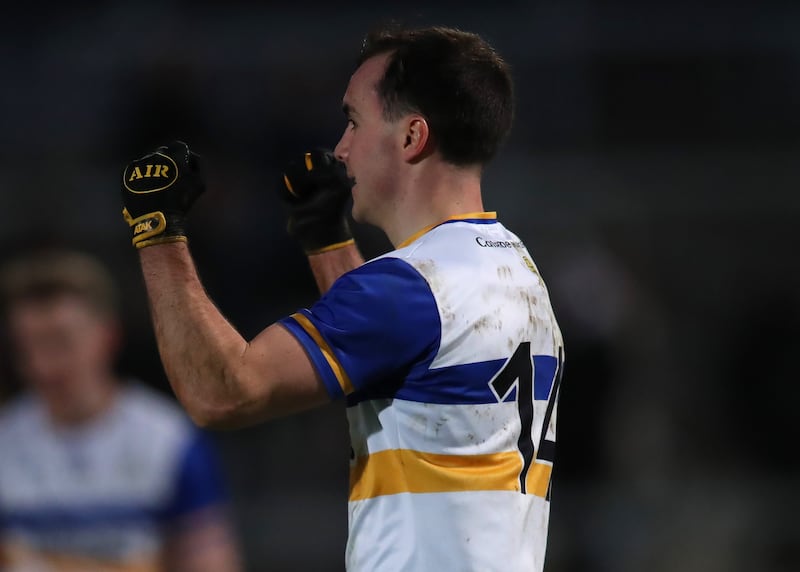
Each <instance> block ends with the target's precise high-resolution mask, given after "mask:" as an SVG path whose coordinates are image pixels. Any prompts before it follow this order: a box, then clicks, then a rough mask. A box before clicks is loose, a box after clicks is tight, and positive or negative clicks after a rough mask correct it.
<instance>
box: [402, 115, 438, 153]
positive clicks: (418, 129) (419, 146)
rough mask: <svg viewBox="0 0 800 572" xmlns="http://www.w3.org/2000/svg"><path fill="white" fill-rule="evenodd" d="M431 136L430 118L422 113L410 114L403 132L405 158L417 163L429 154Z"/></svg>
mask: <svg viewBox="0 0 800 572" xmlns="http://www.w3.org/2000/svg"><path fill="white" fill-rule="evenodd" d="M432 143H433V141H432V138H431V131H430V127H429V126H428V120H427V119H425V118H424V117H422V116H421V115H409V116H408V117H407V118H406V120H405V130H404V132H403V158H404V159H405V160H406V161H407V162H409V163H415V162H417V161H419V160H420V159H422V158H424V157H425V156H427V155H428V154H429V151H430V148H429V147H430V146H431V144H432Z"/></svg>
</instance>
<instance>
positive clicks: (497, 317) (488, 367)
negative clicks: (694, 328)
mask: <svg viewBox="0 0 800 572" xmlns="http://www.w3.org/2000/svg"><path fill="white" fill-rule="evenodd" d="M283 323H284V325H285V326H286V327H287V328H288V329H289V330H290V331H292V332H293V333H294V334H295V335H296V336H297V337H298V339H299V340H300V341H301V342H302V343H303V344H304V346H305V347H306V348H307V350H308V351H309V354H310V355H311V357H312V360H313V361H314V363H315V365H316V367H317V369H318V371H319V372H320V374H321V375H322V378H323V379H324V380H325V383H326V385H327V386H328V388H329V390H330V392H331V394H332V395H334V396H336V395H342V394H346V395H347V400H348V410H347V412H348V420H349V424H350V435H351V440H352V447H353V459H352V463H351V485H350V503H349V504H350V535H349V540H348V546H347V566H348V570H351V571H370V572H371V571H376V570H380V571H381V572H384V571H386V572H390V571H399V570H410V571H418V570H439V571H442V572H445V571H448V572H449V571H454V572H467V571H498V572H516V571H519V572H522V571H525V572H530V571H540V570H542V568H543V565H544V555H545V544H546V538H547V526H548V514H549V490H550V475H551V471H552V461H553V454H554V447H555V426H556V408H557V399H558V385H559V379H560V371H561V365H562V359H563V349H562V339H561V333H560V331H559V328H558V325H557V323H556V320H555V318H554V316H553V311H552V308H551V305H550V300H549V297H548V294H547V289H546V288H545V285H544V282H543V281H542V279H541V277H540V275H539V273H538V270H537V269H536V267H535V265H534V264H533V261H532V259H531V257H530V254H529V253H528V251H527V250H526V249H525V247H524V246H523V245H522V243H521V242H520V240H519V238H517V237H516V236H515V235H514V234H512V233H511V232H509V231H508V230H507V229H505V228H504V227H503V226H502V225H501V224H500V223H498V222H497V221H496V220H495V217H494V213H475V214H471V215H465V217H459V218H457V219H451V220H449V221H447V222H446V223H443V224H441V225H438V226H436V227H434V228H433V229H430V230H427V231H425V232H423V233H421V234H420V235H419V236H415V237H412V238H411V239H410V240H409V241H407V243H406V244H404V245H401V246H400V248H398V249H397V250H395V251H393V252H391V253H389V254H387V255H385V256H382V257H379V258H377V259H375V260H372V261H370V262H368V263H366V264H364V265H363V266H362V267H361V268H359V269H357V270H355V271H353V272H350V273H348V274H346V275H345V276H343V277H342V278H340V279H339V281H337V282H336V284H334V286H333V287H332V288H331V290H330V291H329V292H328V293H327V294H326V295H325V296H324V297H323V298H322V299H321V300H320V301H319V302H318V303H317V304H316V305H315V306H314V307H313V308H312V309H311V310H304V311H302V312H299V313H297V314H295V315H294V316H292V317H291V318H287V319H286V320H284V321H283Z"/></svg>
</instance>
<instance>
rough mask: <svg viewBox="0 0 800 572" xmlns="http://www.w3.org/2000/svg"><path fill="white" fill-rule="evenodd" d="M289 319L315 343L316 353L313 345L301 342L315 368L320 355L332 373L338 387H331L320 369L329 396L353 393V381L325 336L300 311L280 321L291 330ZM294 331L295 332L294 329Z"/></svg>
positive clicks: (318, 364) (318, 363) (318, 362)
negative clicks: (308, 352) (309, 353)
mask: <svg viewBox="0 0 800 572" xmlns="http://www.w3.org/2000/svg"><path fill="white" fill-rule="evenodd" d="M290 320H291V321H293V322H294V323H296V324H297V325H298V326H299V327H300V328H301V329H302V331H303V332H305V333H306V334H307V335H308V337H310V338H311V340H313V343H314V344H315V345H316V349H317V350H318V352H319V353H318V354H317V353H316V352H315V351H314V350H315V348H314V347H309V344H303V345H304V347H305V348H306V349H307V350H309V351H310V352H311V356H310V357H311V359H312V361H313V362H314V363H315V365H317V369H318V370H319V369H320V367H319V366H320V365H321V363H320V359H319V358H320V357H322V359H323V360H324V363H325V364H326V365H327V368H328V369H329V371H330V373H331V374H332V375H333V378H334V379H335V380H336V382H337V383H338V387H335V388H333V387H332V384H331V383H329V381H328V379H329V378H328V376H325V375H324V374H322V371H320V373H321V374H322V378H323V381H324V382H325V384H326V386H328V391H329V393H330V394H331V397H336V396H338V395H349V394H351V393H353V391H354V389H355V388H354V387H353V383H352V382H351V381H350V376H348V375H347V372H346V371H345V369H344V367H343V366H342V364H341V363H340V362H339V360H338V358H337V357H336V354H335V353H334V352H333V350H332V349H331V347H330V345H329V344H328V342H326V341H325V338H323V337H322V334H320V332H319V330H318V329H317V327H316V326H315V325H314V324H313V322H312V321H311V320H310V319H309V318H308V316H306V315H305V314H303V313H302V312H295V313H294V314H292V315H291V316H289V317H288V318H287V319H285V320H283V321H282V323H283V324H284V325H285V326H287V327H289V329H290V330H291V329H293V328H292V327H291V323H292V322H290ZM295 333H297V331H296V330H295ZM301 341H302V340H301ZM332 389H333V391H332Z"/></svg>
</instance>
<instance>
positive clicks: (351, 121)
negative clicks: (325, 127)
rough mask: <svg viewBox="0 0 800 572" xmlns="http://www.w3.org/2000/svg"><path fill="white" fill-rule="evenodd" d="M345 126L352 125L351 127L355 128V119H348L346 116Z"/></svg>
mask: <svg viewBox="0 0 800 572" xmlns="http://www.w3.org/2000/svg"><path fill="white" fill-rule="evenodd" d="M347 126H348V127H352V128H353V129H355V128H356V122H355V121H353V120H352V119H349V118H348V119H347Z"/></svg>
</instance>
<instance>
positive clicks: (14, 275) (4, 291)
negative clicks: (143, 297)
mask: <svg viewBox="0 0 800 572" xmlns="http://www.w3.org/2000/svg"><path fill="white" fill-rule="evenodd" d="M65 293H69V294H74V295H77V296H79V297H80V298H81V299H83V300H84V301H85V302H86V303H87V304H88V305H89V306H90V307H91V308H92V309H93V310H95V311H96V312H98V313H99V314H102V315H106V316H111V315H115V314H116V313H117V305H118V293H117V288H116V285H115V283H114V279H113V278H112V276H111V274H110V273H109V271H108V270H107V269H106V267H105V266H104V265H103V264H102V263H101V262H100V261H99V260H98V259H96V258H95V257H93V256H91V255H89V254H87V253H84V252H79V251H75V250H68V249H48V250H41V251H37V252H33V253H28V254H25V255H21V256H17V257H15V258H13V259H12V260H11V261H9V262H7V263H6V264H5V265H4V266H3V267H2V268H0V296H2V302H3V306H4V307H5V308H8V306H9V305H11V304H13V303H15V302H18V301H21V300H30V299H45V298H49V297H52V296H56V295H59V294H65Z"/></svg>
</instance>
